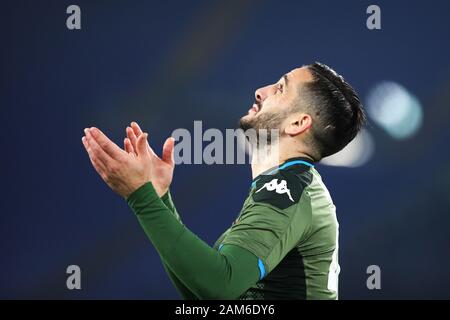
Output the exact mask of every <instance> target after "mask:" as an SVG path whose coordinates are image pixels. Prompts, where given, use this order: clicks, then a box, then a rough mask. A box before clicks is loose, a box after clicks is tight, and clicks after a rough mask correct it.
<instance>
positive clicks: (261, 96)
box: [255, 86, 270, 102]
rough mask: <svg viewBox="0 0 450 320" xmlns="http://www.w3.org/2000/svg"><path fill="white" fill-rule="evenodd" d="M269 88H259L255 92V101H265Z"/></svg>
mask: <svg viewBox="0 0 450 320" xmlns="http://www.w3.org/2000/svg"><path fill="white" fill-rule="evenodd" d="M269 87H270V86H265V87H263V88H259V89H257V90H256V91H255V99H256V101H258V102H263V101H264V100H266V98H267V95H268V89H269Z"/></svg>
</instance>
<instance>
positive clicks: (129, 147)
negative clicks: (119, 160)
mask: <svg viewBox="0 0 450 320" xmlns="http://www.w3.org/2000/svg"><path fill="white" fill-rule="evenodd" d="M123 145H124V148H125V151H126V152H127V153H128V154H131V155H132V156H136V153H135V152H134V148H133V145H132V144H131V141H130V139H128V138H125V139H124V141H123Z"/></svg>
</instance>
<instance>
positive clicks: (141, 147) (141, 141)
mask: <svg viewBox="0 0 450 320" xmlns="http://www.w3.org/2000/svg"><path fill="white" fill-rule="evenodd" d="M147 137H148V134H147V133H143V134H141V135H140V136H139V138H138V141H137V154H138V157H141V156H145V155H146V154H148V147H147Z"/></svg>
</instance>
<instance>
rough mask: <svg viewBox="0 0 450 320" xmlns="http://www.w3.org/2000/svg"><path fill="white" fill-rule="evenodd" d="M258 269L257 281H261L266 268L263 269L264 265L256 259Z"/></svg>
mask: <svg viewBox="0 0 450 320" xmlns="http://www.w3.org/2000/svg"><path fill="white" fill-rule="evenodd" d="M258 268H259V280H261V279H262V278H264V276H265V275H266V268H265V267H264V263H263V262H262V260H261V259H260V258H258Z"/></svg>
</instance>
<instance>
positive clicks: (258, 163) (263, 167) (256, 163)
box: [252, 152, 313, 179]
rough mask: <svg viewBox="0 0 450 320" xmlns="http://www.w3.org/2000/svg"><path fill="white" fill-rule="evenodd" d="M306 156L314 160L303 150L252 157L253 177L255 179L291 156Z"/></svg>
mask: <svg viewBox="0 0 450 320" xmlns="http://www.w3.org/2000/svg"><path fill="white" fill-rule="evenodd" d="M297 157H304V158H307V159H310V160H311V161H313V159H312V158H311V157H310V156H309V155H307V154H306V153H303V152H295V153H292V152H286V153H283V154H272V155H270V154H269V155H267V156H264V157H262V156H260V157H259V158H257V159H256V158H255V157H253V158H252V178H253V179H255V178H256V177H257V176H259V175H260V174H261V173H263V172H265V171H267V170H269V169H270V168H273V167H276V166H279V165H281V164H283V163H284V162H286V160H288V159H291V158H297Z"/></svg>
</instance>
